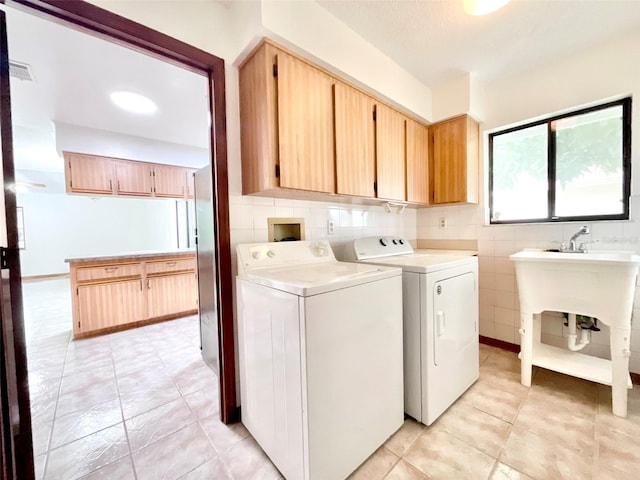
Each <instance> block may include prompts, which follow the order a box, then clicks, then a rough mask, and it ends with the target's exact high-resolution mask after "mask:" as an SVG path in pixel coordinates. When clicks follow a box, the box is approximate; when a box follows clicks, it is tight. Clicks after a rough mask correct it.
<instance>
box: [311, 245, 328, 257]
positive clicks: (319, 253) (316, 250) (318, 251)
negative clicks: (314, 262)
mask: <svg viewBox="0 0 640 480" xmlns="http://www.w3.org/2000/svg"><path fill="white" fill-rule="evenodd" d="M313 254H314V255H315V256H316V257H324V256H326V255H327V248H326V247H325V246H324V245H323V244H322V243H318V244H317V245H315V246H314V247H313Z"/></svg>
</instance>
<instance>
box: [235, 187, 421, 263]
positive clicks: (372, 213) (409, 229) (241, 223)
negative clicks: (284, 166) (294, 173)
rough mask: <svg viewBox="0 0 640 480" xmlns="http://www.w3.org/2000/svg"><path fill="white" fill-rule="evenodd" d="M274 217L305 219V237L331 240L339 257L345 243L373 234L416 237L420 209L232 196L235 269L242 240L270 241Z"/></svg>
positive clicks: (339, 257) (249, 241)
mask: <svg viewBox="0 0 640 480" xmlns="http://www.w3.org/2000/svg"><path fill="white" fill-rule="evenodd" d="M270 217H301V218H304V224H305V239H306V240H315V239H327V240H329V242H330V243H331V247H332V248H333V251H334V253H335V255H336V257H337V258H338V260H341V259H342V258H343V257H342V255H343V249H344V245H345V244H346V243H347V242H348V241H349V240H353V239H355V238H359V237H365V236H369V235H401V236H403V237H405V238H407V239H408V240H411V241H413V240H415V239H416V209H410V208H407V209H405V210H404V212H403V213H396V210H395V209H393V211H392V212H391V213H388V212H387V211H386V210H385V208H384V206H383V205H382V202H381V205H353V204H345V203H328V202H317V201H307V200H291V199H284V198H271V197H254V196H246V195H245V196H243V195H230V197H229V220H230V224H231V247H232V255H231V257H232V260H233V266H234V269H233V271H234V275H235V272H236V269H235V262H236V258H235V247H236V245H238V244H240V243H253V242H266V241H268V238H267V232H268V225H267V219H268V218H270ZM329 220H333V222H334V226H335V230H334V234H333V235H329V234H328V222H329Z"/></svg>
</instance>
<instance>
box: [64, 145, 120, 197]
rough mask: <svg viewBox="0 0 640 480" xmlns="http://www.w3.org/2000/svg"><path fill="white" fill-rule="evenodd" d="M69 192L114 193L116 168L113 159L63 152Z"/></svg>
mask: <svg viewBox="0 0 640 480" xmlns="http://www.w3.org/2000/svg"><path fill="white" fill-rule="evenodd" d="M63 157H64V160H65V171H66V174H67V175H66V176H67V178H66V187H67V192H71V193H103V194H112V193H113V190H114V170H113V162H112V161H111V159H108V158H105V157H99V156H94V155H84V154H77V153H72V152H63Z"/></svg>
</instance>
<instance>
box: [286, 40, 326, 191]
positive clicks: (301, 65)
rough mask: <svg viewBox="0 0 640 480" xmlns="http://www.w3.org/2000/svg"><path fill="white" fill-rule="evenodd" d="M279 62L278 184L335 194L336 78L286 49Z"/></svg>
mask: <svg viewBox="0 0 640 480" xmlns="http://www.w3.org/2000/svg"><path fill="white" fill-rule="evenodd" d="M277 66H278V67H277V68H278V76H277V89H278V142H279V155H278V159H279V165H280V186H281V187H286V188H295V189H301V190H310V191H316V192H326V193H333V192H335V169H334V131H333V83H334V80H333V79H332V78H331V77H330V76H329V75H326V74H325V73H323V72H322V71H320V70H318V69H316V68H313V67H311V66H310V65H308V64H307V63H305V62H303V61H301V60H298V59H296V58H294V57H292V56H291V55H288V54H286V53H284V52H278V53H277Z"/></svg>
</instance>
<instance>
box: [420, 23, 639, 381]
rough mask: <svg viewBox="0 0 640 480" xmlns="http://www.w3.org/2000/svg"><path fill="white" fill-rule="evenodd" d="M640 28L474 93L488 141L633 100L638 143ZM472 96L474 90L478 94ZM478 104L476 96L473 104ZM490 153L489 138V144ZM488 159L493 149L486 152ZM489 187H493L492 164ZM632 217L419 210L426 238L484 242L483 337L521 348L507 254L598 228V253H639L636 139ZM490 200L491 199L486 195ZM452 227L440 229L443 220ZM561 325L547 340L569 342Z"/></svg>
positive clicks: (549, 323) (634, 364)
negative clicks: (539, 218) (494, 218)
mask: <svg viewBox="0 0 640 480" xmlns="http://www.w3.org/2000/svg"><path fill="white" fill-rule="evenodd" d="M639 56H640V31H636V32H635V33H634V34H630V35H626V36H624V37H621V38H618V39H617V40H615V41H612V42H608V43H606V44H603V45H600V46H597V47H594V48H591V49H589V50H588V51H585V52H583V53H580V54H576V55H573V56H571V57H569V58H564V59H561V60H559V61H556V62H553V63H550V64H548V65H546V66H544V67H541V68H537V69H535V70H532V71H529V72H525V73H523V74H521V75H518V76H515V77H512V78H507V79H503V80H501V81H500V82H496V83H493V84H490V85H485V86H484V87H483V88H482V89H481V90H480V89H478V90H475V94H476V95H478V94H480V93H481V94H482V96H481V98H478V99H476V100H477V101H478V102H479V103H481V104H482V105H483V120H484V123H483V124H482V129H483V133H484V135H483V138H484V139H485V140H486V133H487V131H488V130H490V129H496V128H502V127H504V126H507V125H513V124H517V123H524V122H526V121H528V120H530V119H533V118H537V117H541V116H548V115H549V114H552V113H556V112H560V111H565V110H567V109H575V108H576V107H580V106H584V105H590V104H594V103H601V102H602V101H605V100H607V99H611V98H620V97H622V96H626V95H629V94H631V95H634V97H635V99H634V105H633V120H632V125H633V132H632V134H633V138H634V139H637V138H640V105H639V104H638V98H639V97H640V63H638V62H635V61H630V59H633V58H638V57H639ZM472 94H473V92H472ZM473 100H474V99H473V98H472V101H473ZM484 144H485V148H486V141H485V142H484ZM484 153H485V155H484V158H486V152H484ZM484 170H485V175H484V178H483V184H484V186H485V188H486V186H487V182H486V165H485V168H484ZM632 175H633V178H632V192H631V193H632V197H631V207H630V208H631V220H629V221H624V222H577V223H564V224H533V225H494V226H485V218H487V217H488V214H487V209H488V205H480V206H457V207H438V208H429V209H423V210H421V211H420V212H419V213H418V217H417V221H418V227H417V229H418V237H419V238H477V239H478V247H479V253H480V256H479V261H480V333H481V334H482V335H485V336H488V337H492V338H497V339H500V340H504V341H507V342H511V343H519V341H520V335H519V334H518V328H519V321H520V318H519V315H520V313H519V302H518V295H517V285H516V279H515V271H514V268H513V264H512V262H511V261H510V260H509V258H508V256H509V255H510V254H512V253H515V252H516V251H519V250H521V249H522V248H528V247H537V248H549V247H551V246H552V245H553V244H552V243H551V241H553V240H562V241H568V240H569V238H570V237H571V235H572V234H573V233H575V232H576V231H577V230H578V229H579V228H580V226H581V225H583V224H588V225H590V227H591V231H592V233H591V235H590V237H591V240H596V241H597V242H598V243H595V244H592V245H590V247H591V248H592V249H593V250H596V249H604V250H630V251H635V252H640V244H639V243H638V242H639V239H640V195H639V194H640V143H639V142H637V141H633V142H632ZM484 198H487V197H486V195H485V196H484ZM440 217H447V219H448V225H449V226H448V227H447V228H444V229H442V228H439V227H438V223H437V222H438V218H440ZM635 307H636V308H635V309H634V319H635V321H634V323H633V325H632V327H633V334H632V338H631V350H632V352H633V353H632V357H631V369H632V371H634V372H639V373H640V292H639V291H637V292H636V304H635ZM565 335H566V331H565V329H563V325H562V323H561V320H559V319H558V318H545V319H544V321H543V339H544V341H545V342H547V343H551V344H555V345H564V343H565V339H564V338H563V337H564V336H565ZM607 335H608V334H607V330H606V329H603V332H602V333H599V334H595V335H594V345H591V346H589V347H588V348H587V349H586V350H585V352H586V353H592V354H595V355H599V356H603V357H606V356H607V355H608V352H609V346H608V345H609V342H608V339H607Z"/></svg>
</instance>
